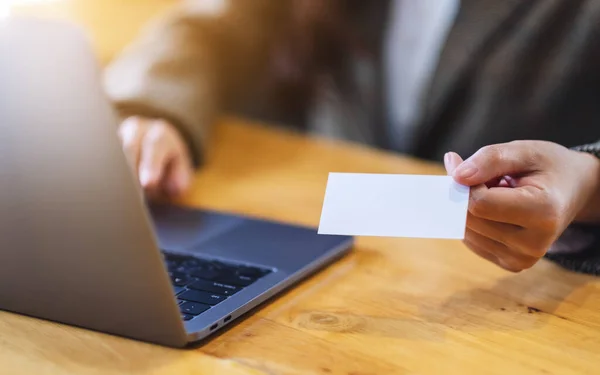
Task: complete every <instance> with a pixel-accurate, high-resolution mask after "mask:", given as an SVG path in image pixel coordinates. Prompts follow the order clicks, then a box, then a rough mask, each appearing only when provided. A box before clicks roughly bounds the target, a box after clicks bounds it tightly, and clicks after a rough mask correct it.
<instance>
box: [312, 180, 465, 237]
mask: <svg viewBox="0 0 600 375" xmlns="http://www.w3.org/2000/svg"><path fill="white" fill-rule="evenodd" d="M468 203H469V187H467V186H463V185H459V184H457V183H456V182H455V181H454V180H453V179H452V177H449V176H423V175H397V174H363V173H330V174H329V179H328V181H327V188H326V191H325V199H324V202H323V210H322V212H321V222H320V225H319V234H325V235H349V236H377V237H414V238H442V239H463V238H464V234H465V228H466V220H467V209H468Z"/></svg>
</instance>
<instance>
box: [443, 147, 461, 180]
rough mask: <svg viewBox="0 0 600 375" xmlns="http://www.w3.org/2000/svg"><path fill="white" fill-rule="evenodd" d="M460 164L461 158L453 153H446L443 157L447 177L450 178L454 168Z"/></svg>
mask: <svg viewBox="0 0 600 375" xmlns="http://www.w3.org/2000/svg"><path fill="white" fill-rule="evenodd" d="M462 162H463V160H462V158H461V157H460V156H459V155H458V154H457V153H455V152H448V153H447V154H446V155H444V166H445V167H446V172H447V173H448V175H449V176H452V173H454V170H455V169H456V167H458V166H459V165H460V163H462Z"/></svg>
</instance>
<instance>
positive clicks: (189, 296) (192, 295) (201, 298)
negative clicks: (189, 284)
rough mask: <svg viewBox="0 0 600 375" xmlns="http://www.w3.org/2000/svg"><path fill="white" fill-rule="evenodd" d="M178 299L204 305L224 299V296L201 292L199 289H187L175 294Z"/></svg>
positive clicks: (213, 303) (214, 303)
mask: <svg viewBox="0 0 600 375" xmlns="http://www.w3.org/2000/svg"><path fill="white" fill-rule="evenodd" d="M177 297H178V298H180V299H183V300H186V301H190V302H199V303H203V304H206V305H211V306H212V305H216V304H217V303H219V302H221V301H224V300H225V298H227V297H225V296H221V295H218V294H214V293H208V292H202V291H199V290H188V291H185V292H183V293H181V294H180V295H178V296H177Z"/></svg>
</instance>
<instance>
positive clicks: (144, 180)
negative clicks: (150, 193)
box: [140, 169, 151, 185]
mask: <svg viewBox="0 0 600 375" xmlns="http://www.w3.org/2000/svg"><path fill="white" fill-rule="evenodd" d="M150 178H151V175H150V171H149V170H147V169H143V170H141V171H140V183H141V184H142V185H147V184H148V183H150Z"/></svg>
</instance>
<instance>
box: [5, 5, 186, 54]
mask: <svg viewBox="0 0 600 375" xmlns="http://www.w3.org/2000/svg"><path fill="white" fill-rule="evenodd" d="M177 3H179V1H178V0H0V14H2V13H4V14H5V15H6V14H8V13H9V12H10V14H12V15H27V16H40V17H52V18H56V19H64V20H68V21H71V22H76V23H77V24H79V25H81V26H83V27H85V29H86V30H87V31H88V33H89V35H90V36H91V37H92V40H93V42H94V43H95V46H96V50H97V53H98V58H99V59H100V60H101V61H102V63H103V64H104V65H106V64H108V62H109V61H110V60H111V59H112V58H114V57H115V56H116V55H117V54H118V53H119V51H121V50H122V49H123V47H125V46H126V45H127V44H128V43H130V42H131V41H132V40H134V38H135V36H136V35H137V34H138V33H139V32H140V29H141V28H142V27H143V26H144V25H145V24H146V23H147V22H148V21H149V20H150V19H152V18H153V17H156V16H159V15H160V14H162V13H165V12H166V11H167V10H168V9H169V8H171V7H172V6H173V5H175V4H177Z"/></svg>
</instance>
